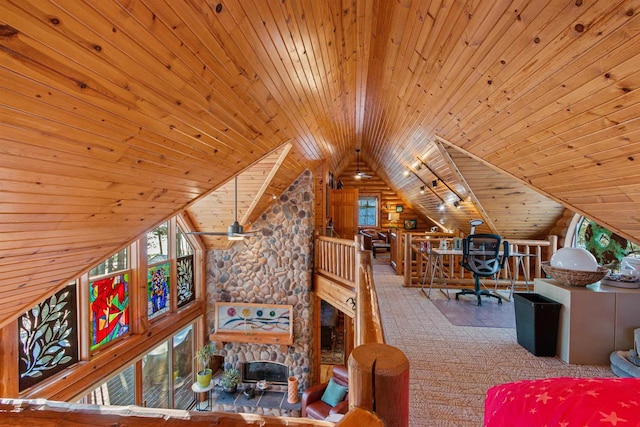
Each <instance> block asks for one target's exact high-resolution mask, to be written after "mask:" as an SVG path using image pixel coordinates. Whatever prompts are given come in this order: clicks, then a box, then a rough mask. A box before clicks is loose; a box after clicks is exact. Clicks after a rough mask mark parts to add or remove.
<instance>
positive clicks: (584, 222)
mask: <svg viewBox="0 0 640 427" xmlns="http://www.w3.org/2000/svg"><path fill="white" fill-rule="evenodd" d="M573 246H575V247H577V248H583V249H586V250H588V251H589V252H591V253H592V254H593V255H594V256H595V257H596V259H597V260H598V264H600V265H611V267H610V268H611V269H612V270H614V271H615V270H618V269H619V266H620V261H621V260H622V258H623V257H625V256H627V255H629V254H630V253H634V252H636V253H637V252H639V251H640V246H638V245H636V244H635V243H633V242H631V241H629V240H627V239H625V238H624V237H621V236H619V235H617V234H615V233H613V232H612V231H610V230H609V229H607V228H605V227H603V226H601V225H599V224H598V223H596V222H593V221H591V220H590V219H588V218H585V217H582V218H580V220H579V221H578V222H577V225H576V230H575V234H574V238H573Z"/></svg>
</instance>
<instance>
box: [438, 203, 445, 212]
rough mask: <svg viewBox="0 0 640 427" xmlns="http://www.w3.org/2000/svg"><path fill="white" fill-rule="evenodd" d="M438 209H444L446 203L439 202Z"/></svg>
mask: <svg viewBox="0 0 640 427" xmlns="http://www.w3.org/2000/svg"><path fill="white" fill-rule="evenodd" d="M438 210H440V211H443V210H444V203H438Z"/></svg>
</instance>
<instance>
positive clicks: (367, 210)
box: [358, 196, 378, 227]
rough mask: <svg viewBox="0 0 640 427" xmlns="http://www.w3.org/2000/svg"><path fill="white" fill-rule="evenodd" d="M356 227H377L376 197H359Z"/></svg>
mask: <svg viewBox="0 0 640 427" xmlns="http://www.w3.org/2000/svg"><path fill="white" fill-rule="evenodd" d="M358 226H359V227H377V226H378V197H377V196H360V197H358Z"/></svg>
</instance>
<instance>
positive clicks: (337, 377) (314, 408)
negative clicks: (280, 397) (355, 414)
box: [302, 365, 349, 420]
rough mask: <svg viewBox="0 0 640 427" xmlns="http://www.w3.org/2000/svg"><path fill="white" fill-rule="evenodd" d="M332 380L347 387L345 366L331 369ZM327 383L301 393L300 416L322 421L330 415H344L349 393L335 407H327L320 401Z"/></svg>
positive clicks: (347, 379) (347, 380)
mask: <svg viewBox="0 0 640 427" xmlns="http://www.w3.org/2000/svg"><path fill="white" fill-rule="evenodd" d="M332 378H333V380H334V381H335V382H336V383H337V384H339V385H341V386H345V387H348V386H349V371H348V370H347V368H346V367H345V366H339V365H336V366H334V367H333V377H332ZM328 384H329V383H328V382H326V383H322V384H316V385H314V386H311V387H309V388H307V389H306V390H305V391H304V393H302V416H303V417H308V418H313V419H315V420H324V419H325V418H327V417H328V416H329V415H332V414H346V413H347V411H348V410H349V393H348V392H347V394H346V395H345V396H344V399H343V400H342V401H341V402H340V403H338V404H337V405H335V406H329V405H328V404H326V403H325V402H323V401H322V400H321V398H322V395H323V394H324V392H325V390H326V389H327V385H328Z"/></svg>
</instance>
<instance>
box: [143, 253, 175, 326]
mask: <svg viewBox="0 0 640 427" xmlns="http://www.w3.org/2000/svg"><path fill="white" fill-rule="evenodd" d="M170 273H171V263H169V262H165V263H162V264H158V265H154V266H152V267H149V268H148V269H147V295H148V299H147V307H148V312H147V313H148V317H149V319H155V318H156V317H158V316H160V315H162V314H164V313H167V312H169V310H170V309H171V299H170V295H171V292H170V281H171V280H170Z"/></svg>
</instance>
